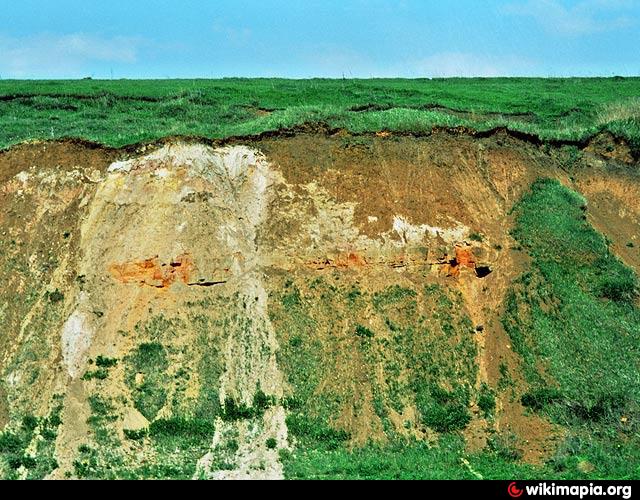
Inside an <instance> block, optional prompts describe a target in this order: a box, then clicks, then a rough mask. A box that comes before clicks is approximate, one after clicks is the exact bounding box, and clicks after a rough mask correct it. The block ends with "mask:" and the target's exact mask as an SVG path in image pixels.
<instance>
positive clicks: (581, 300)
mask: <svg viewBox="0 0 640 500" xmlns="http://www.w3.org/2000/svg"><path fill="white" fill-rule="evenodd" d="M515 213H516V216H517V227H516V230H515V232H514V236H515V237H516V239H517V240H518V241H519V242H520V243H522V245H523V246H524V247H525V248H526V249H527V250H528V251H529V253H530V254H531V256H532V258H533V265H532V269H531V271H530V272H528V273H527V274H525V275H524V276H522V278H520V280H519V281H518V283H517V284H516V286H515V288H514V290H513V291H512V292H511V294H510V296H509V298H508V302H507V311H506V315H505V318H504V325H505V328H506V329H507V331H508V333H509V335H510V336H511V339H512V341H513V345H514V348H515V349H516V351H517V352H518V353H519V354H520V355H521V356H522V357H523V359H524V360H525V373H526V375H527V378H528V380H529V382H530V383H531V385H532V389H531V391H530V392H529V393H528V394H526V395H525V396H524V397H523V404H525V405H526V406H528V407H530V408H531V409H532V410H533V411H540V412H544V413H546V414H547V415H549V416H550V417H551V418H552V419H553V420H555V421H556V422H558V423H560V424H562V425H565V426H567V427H568V428H569V429H571V432H570V435H569V437H568V438H567V443H566V445H565V447H564V449H563V450H562V451H561V452H559V455H558V457H557V458H556V460H555V461H554V464H553V465H554V467H555V468H556V469H557V471H558V472H563V471H565V470H566V469H568V470H570V471H571V470H573V471H575V467H576V466H577V464H578V463H579V462H580V461H589V462H590V463H591V464H592V465H593V467H594V472H593V474H594V476H596V477H611V476H615V477H626V478H632V477H637V475H638V472H639V469H638V464H639V463H640V461H639V458H640V455H639V450H640V442H639V441H638V428H639V427H638V426H640V413H639V411H640V375H639V373H640V371H639V368H640V366H639V360H640V356H639V354H640V353H639V347H638V346H639V345H640V344H639V342H640V308H639V307H638V304H637V299H638V281H637V277H636V276H635V274H634V273H633V271H632V270H631V269H629V268H628V267H626V266H625V265H624V264H623V263H622V262H620V260H619V259H618V258H617V257H616V256H615V255H613V254H612V253H611V251H610V250H609V247H608V243H607V241H606V240H605V239H604V238H603V237H602V235H600V234H598V233H597V232H596V231H594V229H593V228H592V227H591V226H590V224H589V223H588V221H587V217H586V214H587V204H586V201H585V199H584V198H582V197H581V196H580V195H578V194H577V193H575V192H573V191H571V190H569V189H567V188H566V187H564V186H562V185H561V184H560V183H558V182H557V181H552V180H541V181H538V182H536V183H535V184H534V186H533V188H532V190H531V192H530V193H529V194H527V195H526V196H525V197H524V199H523V200H522V201H521V202H520V203H519V205H518V206H517V207H516V209H515Z"/></svg>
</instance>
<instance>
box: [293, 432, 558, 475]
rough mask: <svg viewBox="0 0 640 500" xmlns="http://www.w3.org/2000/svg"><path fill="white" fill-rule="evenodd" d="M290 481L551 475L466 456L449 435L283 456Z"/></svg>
mask: <svg viewBox="0 0 640 500" xmlns="http://www.w3.org/2000/svg"><path fill="white" fill-rule="evenodd" d="M281 458H282V460H283V465H284V471H285V477H286V478H287V479H305V480H306V479H321V480H337V479H351V480H353V479H355V480H371V479H373V480H392V479H400V480H453V479H502V480H506V479H513V478H515V477H517V478H519V479H522V480H525V479H537V478H539V477H541V476H542V475H545V477H551V472H550V471H548V470H545V469H542V468H536V467H533V466H529V465H524V464H518V463H516V462H513V461H509V460H504V459H502V458H500V457H499V456H498V455H496V454H494V453H488V452H487V453H482V454H477V455H467V454H466V453H465V452H464V441H463V439H462V438H461V437H460V436H457V435H453V434H450V435H444V436H442V437H441V438H440V442H439V443H438V444H437V445H435V446H431V445H429V444H427V443H424V442H422V443H420V442H415V441H398V442H396V443H394V444H391V445H387V446H368V447H365V448H362V449H357V450H354V451H348V450H346V449H345V448H340V449H336V450H330V451H326V450H304V451H303V450H300V451H296V452H294V453H288V452H284V453H281Z"/></svg>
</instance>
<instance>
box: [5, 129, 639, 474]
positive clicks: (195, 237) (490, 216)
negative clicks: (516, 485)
mask: <svg viewBox="0 0 640 500" xmlns="http://www.w3.org/2000/svg"><path fill="white" fill-rule="evenodd" d="M578 167H579V168H578ZM539 177H554V178H557V179H559V180H560V181H561V182H563V183H565V184H567V185H571V186H572V187H574V188H576V189H578V190H580V191H581V192H582V193H583V194H584V195H585V196H586V197H587V199H588V200H589V202H590V207H591V211H590V214H591V217H592V218H593V222H594V224H595V225H596V227H598V228H599V229H600V230H602V232H604V233H605V234H606V235H607V236H608V237H609V238H610V239H611V240H612V242H613V249H614V250H615V251H616V252H617V253H618V254H619V255H620V256H621V257H622V258H623V259H624V260H625V261H626V262H627V263H628V264H629V265H631V266H633V267H634V268H635V269H636V270H638V269H640V268H639V264H640V260H639V259H640V253H638V247H639V246H640V240H639V237H640V235H639V234H638V221H639V218H640V205H639V204H638V199H640V191H639V190H640V188H639V187H638V186H640V183H638V182H637V181H638V170H637V167H635V166H633V165H632V164H626V163H623V162H621V163H617V162H616V160H615V159H611V158H606V159H605V158H603V157H601V156H599V155H598V152H597V151H593V150H588V151H586V152H584V156H583V159H582V160H581V163H580V165H579V166H577V165H573V166H572V168H571V169H568V168H566V164H564V163H563V162H562V161H561V157H560V156H558V154H555V152H549V151H548V150H547V149H545V148H544V147H542V146H538V145H532V144H529V143H526V142H522V141H519V140H517V139H514V138H511V137H509V136H507V135H506V134H505V135H501V134H498V135H496V136H492V137H489V138H485V139H478V138H472V137H468V136H460V135H455V136H454V135H449V134H446V133H440V134H435V135H433V136H431V137H426V138H419V139H418V138H410V137H384V136H378V137H375V136H373V137H369V136H363V137H351V136H347V135H344V134H337V135H334V136H325V135H314V134H299V135H295V136H293V137H271V138H264V139H260V140H249V141H245V142H244V143H238V144H229V145H225V146H220V147H216V146H214V145H203V144H197V143H189V142H184V141H179V140H176V141H169V142H167V143H165V144H163V145H158V146H148V147H141V148H138V149H137V150H135V151H134V150H133V149H132V150H129V151H128V152H125V151H108V150H101V149H97V148H95V147H92V146H89V145H82V144H75V143H60V144H32V145H23V146H20V147H17V148H14V149H12V150H10V151H7V152H4V153H2V154H0V205H1V206H2V207H3V210H2V211H1V212H0V230H1V238H0V277H1V278H2V280H3V283H4V285H3V287H2V288H0V320H1V321H0V374H1V378H0V426H1V427H5V426H7V429H9V428H13V427H15V426H20V422H22V421H23V419H24V417H25V416H29V415H35V416H36V417H39V418H40V419H41V420H40V421H39V424H38V426H36V428H35V429H34V430H33V432H32V434H30V435H29V439H30V441H29V445H30V450H31V451H29V453H31V454H32V455H34V456H35V457H36V459H37V458H38V457H39V456H47V457H55V461H56V463H55V464H54V463H53V462H52V461H51V460H49V461H48V462H44V461H43V465H40V464H39V465H38V467H31V468H30V467H26V466H25V465H22V466H20V467H17V468H16V471H14V472H15V474H17V475H18V476H20V477H40V476H41V477H44V476H50V477H77V476H79V477H93V476H104V475H106V476H109V475H111V476H112V477H129V476H133V477H139V476H145V475H146V476H149V475H150V476H162V474H169V475H184V476H193V477H205V478H244V477H251V478H281V477H282V476H283V471H282V466H281V464H280V461H279V460H280V459H279V456H280V452H281V451H282V450H287V449H292V448H293V447H295V446H296V445H303V444H304V443H303V440H304V438H303V437H301V436H302V435H303V434H304V433H301V432H300V427H303V426H304V425H310V426H312V427H314V429H319V428H321V427H322V426H326V428H327V429H330V430H332V432H334V433H335V432H338V431H339V432H342V434H339V435H340V436H343V441H344V442H345V443H346V444H347V446H349V447H355V446H360V445H364V444H367V442H369V441H371V440H373V441H377V442H386V441H388V440H389V439H390V438H391V436H393V435H398V434H399V435H406V436H413V437H416V438H418V439H420V440H427V441H433V440H434V438H435V436H436V435H437V434H436V433H437V431H438V428H437V425H435V424H434V425H433V426H431V427H430V426H428V425H425V424H424V419H420V418H419V413H420V410H419V407H420V403H419V401H420V398H421V396H420V394H419V393H417V392H416V390H415V387H416V386H420V387H427V388H432V389H431V390H432V393H433V394H436V393H438V394H440V393H444V394H447V396H446V397H447V398H448V399H447V401H449V402H448V403H447V404H448V405H450V407H451V408H453V407H454V406H455V405H462V406H464V407H465V409H468V411H469V412H470V415H471V417H472V418H471V421H470V422H469V423H468V425H465V426H464V428H463V431H464V435H465V438H466V440H467V446H468V448H469V450H470V451H475V450H480V449H483V448H485V447H486V446H487V440H488V438H489V437H490V436H492V435H494V434H495V433H498V434H505V435H506V434H509V435H512V436H515V439H516V440H517V442H518V446H519V447H520V448H521V449H522V451H523V453H524V459H525V460H526V461H528V462H530V463H534V464H535V463H541V462H543V461H544V460H545V459H547V458H548V457H549V456H551V455H552V454H553V453H554V451H555V448H556V446H557V444H558V441H559V440H560V439H561V438H562V435H563V430H562V429H561V428H558V427H557V426H554V425H552V424H551V423H550V422H547V421H545V420H544V419H542V418H541V417H539V416H535V415H532V414H530V413H528V412H526V411H525V410H524V408H523V407H522V406H521V405H520V403H519V397H520V396H521V395H522V393H524V392H525V391H526V389H527V387H526V383H525V382H524V380H523V378H522V376H521V375H520V371H521V370H520V360H519V359H518V357H517V355H515V354H514V352H513V351H512V348H511V346H510V341H509V338H508V336H507V334H506V333H505V332H504V330H503V328H502V325H501V322H500V316H501V311H502V307H503V302H504V298H505V295H506V293H507V290H508V289H509V287H510V286H511V284H512V282H513V280H514V279H516V278H517V277H518V276H519V275H520V274H521V273H522V272H523V271H524V270H526V268H527V265H528V261H527V258H526V256H525V255H524V254H523V253H522V252H521V251H519V249H518V248H517V245H516V244H515V242H514V241H513V240H512V238H511V236H510V234H509V230H510V227H511V224H512V221H511V216H510V210H511V208H512V207H513V205H514V203H515V202H516V201H517V200H518V199H519V198H520V197H521V196H522V194H523V192H524V191H525V190H527V189H528V187H529V186H530V185H531V183H532V182H533V181H535V180H536V179H537V178H539ZM630 243H633V244H634V246H631V245H630ZM505 372H508V373H509V374H510V377H511V379H512V383H511V385H510V386H509V387H508V388H507V389H505V388H501V379H502V378H503V377H504V376H505ZM485 388H491V389H492V390H493V391H494V392H495V394H496V395H497V409H496V411H495V415H494V416H493V417H492V418H489V417H488V416H487V415H486V414H485V412H483V411H482V409H481V408H480V406H479V401H480V395H481V393H482V391H484V390H485ZM438 391H440V392H438ZM443 391H444V392H443ZM58 407H60V416H61V418H60V420H61V422H60V423H59V425H58V426H55V425H53V426H54V427H56V428H55V435H56V436H57V437H56V438H55V440H51V439H49V440H47V437H46V435H47V434H46V432H45V431H46V430H47V429H48V427H47V426H51V425H50V424H51V422H54V424H55V423H58V422H57V421H55V419H53V418H52V417H51V415H53V414H55V411H56V408H58ZM47 417H48V419H47ZM154 422H155V426H154V424H153V423H154ZM203 422H205V423H208V424H206V425H205V424H204V423H203ZM291 422H294V424H295V428H294V429H293V430H292V429H290V428H289V427H290V424H291ZM301 422H302V423H301ZM150 425H151V427H150V431H148V434H147V431H145V429H147V428H148V427H149V426H150ZM163 426H164V427H163ZM172 426H173V427H172ZM434 427H435V428H434ZM167 429H170V432H169V431H167ZM194 429H195V430H194ZM136 432H138V434H137V435H136ZM317 432H320V431H317ZM327 432H328V431H327ZM331 435H333V434H331ZM43 436H45V437H43ZM176 436H177V438H181V439H183V440H184V441H180V443H181V444H179V445H176V442H174V441H171V439H174V438H176ZM177 438H176V439H177ZM106 463H108V464H111V465H112V467H110V469H109V471H108V472H105V468H104V464H106ZM159 464H164V465H162V466H161V465H159ZM166 464H169V465H166ZM162 467H164V468H162ZM170 467H174V468H173V469H171V468H170ZM10 473H11V474H12V473H13V472H6V474H10Z"/></svg>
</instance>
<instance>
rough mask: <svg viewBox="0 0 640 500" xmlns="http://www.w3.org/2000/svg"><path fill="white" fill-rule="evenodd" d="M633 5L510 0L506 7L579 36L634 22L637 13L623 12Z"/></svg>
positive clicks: (608, 0)
mask: <svg viewBox="0 0 640 500" xmlns="http://www.w3.org/2000/svg"><path fill="white" fill-rule="evenodd" d="M630 8H633V2H632V1H631V0H583V1H581V2H579V3H577V4H575V5H574V6H572V7H568V6H566V5H564V4H563V2H561V1H560V0H527V1H526V2H520V3H513V4H509V5H507V6H506V7H505V8H504V11H505V13H508V14H514V15H519V16H526V17H531V18H533V19H535V20H536V21H537V22H538V23H539V24H540V25H542V26H543V27H544V28H545V29H546V30H547V31H550V32H552V33H555V34H560V35H569V36H579V35H590V34H594V33H603V32H607V31H613V30H617V29H622V28H627V27H629V26H632V25H633V24H635V22H634V19H633V17H631V16H629V15H625V14H624V13H623V12H624V11H625V10H628V9H630Z"/></svg>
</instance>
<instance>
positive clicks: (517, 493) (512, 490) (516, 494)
mask: <svg viewBox="0 0 640 500" xmlns="http://www.w3.org/2000/svg"><path fill="white" fill-rule="evenodd" d="M508 491H509V495H511V498H520V497H521V496H522V494H523V493H524V491H523V490H521V489H518V485H517V484H516V483H511V484H510V485H509V490H508Z"/></svg>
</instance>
